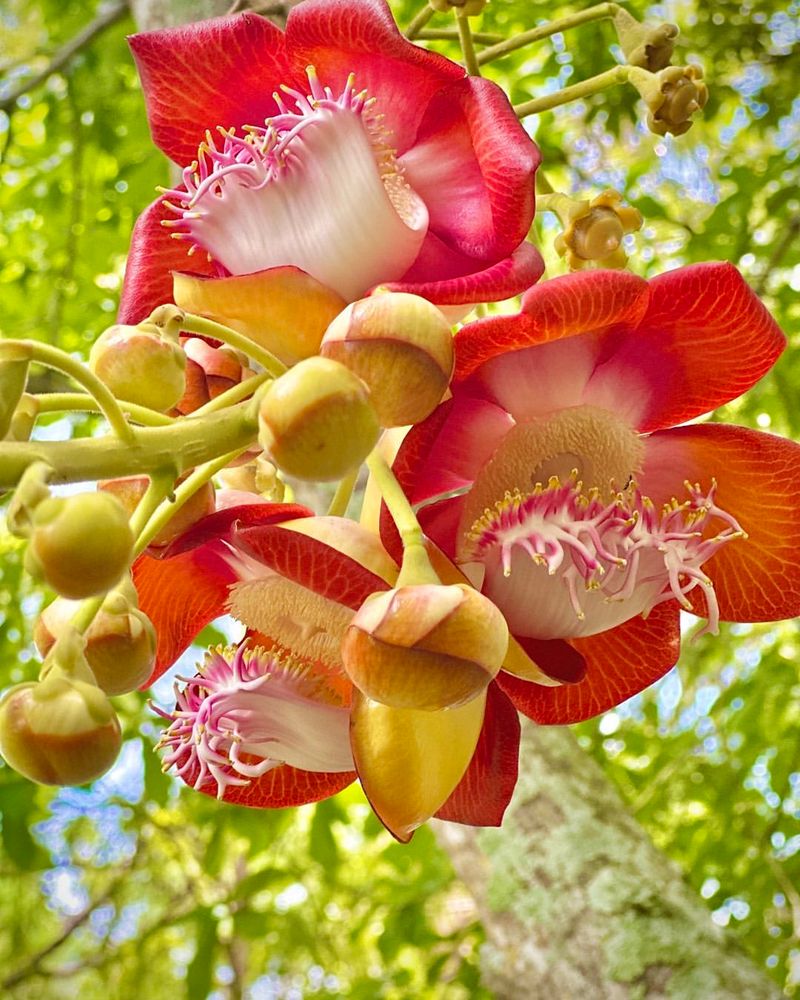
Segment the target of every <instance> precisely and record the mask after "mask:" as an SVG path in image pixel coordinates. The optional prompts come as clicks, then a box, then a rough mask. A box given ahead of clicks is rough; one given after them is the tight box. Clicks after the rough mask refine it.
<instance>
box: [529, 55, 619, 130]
mask: <svg viewBox="0 0 800 1000" xmlns="http://www.w3.org/2000/svg"><path fill="white" fill-rule="evenodd" d="M631 69H632V67H630V66H614V67H613V68H612V69H608V70H606V71H605V72H604V73H598V74H597V76H591V77H589V79H588V80H581V82H580V83H575V84H573V85H572V86H571V87H564V88H563V89H562V90H557V91H555V93H552V94H546V95H545V96H544V97H536V98H534V99H533V100H530V101H524V102H523V103H522V104H515V105H514V111H515V113H516V115H517V118H527V116H528V115H538V114H541V113H542V112H543V111H552V109H553V108H558V107H560V106H561V105H562V104H569V103H570V102H571V101H580V100H583V98H585V97H591V96H592V95H593V94H599V93H601V92H602V91H603V90H608V89H609V87H616V86H617V85H618V84H620V83H626V82H627V81H628V79H629V78H630V71H631Z"/></svg>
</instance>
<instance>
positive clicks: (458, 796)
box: [435, 683, 520, 826]
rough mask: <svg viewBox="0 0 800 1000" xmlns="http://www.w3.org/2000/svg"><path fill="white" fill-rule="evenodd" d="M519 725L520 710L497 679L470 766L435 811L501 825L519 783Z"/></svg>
mask: <svg viewBox="0 0 800 1000" xmlns="http://www.w3.org/2000/svg"><path fill="white" fill-rule="evenodd" d="M519 735H520V725H519V717H518V716H517V711H516V709H515V708H514V706H513V705H512V704H511V702H510V701H509V699H508V698H507V697H506V696H505V695H504V694H503V692H502V691H501V690H500V688H498V686H497V685H496V684H494V683H492V684H490V685H489V688H488V691H487V697H486V714H485V715H484V719H483V728H482V729H481V735H480V737H479V738H478V745H477V747H476V748H475V753H474V754H473V756H472V760H471V761H470V764H469V767H468V768H467V771H466V773H465V775H464V777H463V778H462V779H461V781H460V782H459V783H458V784H457V785H456V787H455V790H454V791H453V794H452V795H451V796H450V798H449V799H448V800H447V802H445V804H444V805H443V806H442V807H441V809H439V811H438V812H437V813H436V814H435V815H436V816H437V817H438V818H439V819H446V820H450V821H451V822H453V823H467V824H468V825H470V826H500V824H501V823H502V821H503V813H504V812H505V811H506V806H507V805H508V803H509V801H510V800H511V795H512V794H513V792H514V786H515V785H516V783H517V772H518V766H519Z"/></svg>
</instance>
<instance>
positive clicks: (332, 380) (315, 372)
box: [259, 357, 380, 481]
mask: <svg viewBox="0 0 800 1000" xmlns="http://www.w3.org/2000/svg"><path fill="white" fill-rule="evenodd" d="M379 434H380V425H379V424H378V418H377V416H376V415H375V410H374V409H373V407H372V404H371V402H370V398H369V390H368V389H367V387H366V385H364V383H363V382H362V381H361V379H360V378H359V377H358V376H357V375H354V374H353V372H351V371H350V370H349V369H348V368H345V366H344V365H341V364H339V363H338V361H331V360H329V359H328V358H320V357H314V358H306V360H305V361H300V362H299V363H298V364H296V365H295V366H294V368H290V369H289V371H288V372H286V374H285V375H281V377H280V378H279V379H276V381H275V382H273V384H272V386H271V387H270V389H269V391H268V392H267V393H266V395H265V396H264V398H263V400H262V402H261V408H260V410H259V442H260V444H261V447H262V448H263V449H264V451H266V452H267V454H268V455H269V457H270V459H271V460H272V461H273V462H274V463H275V465H277V467H278V468H279V469H281V471H283V472H286V473H288V474H289V475H290V476H297V478H298V479H309V480H318V481H326V480H332V479H341V478H342V477H343V476H345V475H347V473H348V472H350V471H351V470H352V469H354V468H356V467H357V466H359V465H360V464H361V463H362V462H363V461H364V459H365V458H366V457H367V455H368V454H369V453H370V451H372V449H373V448H374V446H375V443H376V441H377V440H378V435H379Z"/></svg>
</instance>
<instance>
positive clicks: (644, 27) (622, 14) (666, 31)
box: [614, 7, 678, 73]
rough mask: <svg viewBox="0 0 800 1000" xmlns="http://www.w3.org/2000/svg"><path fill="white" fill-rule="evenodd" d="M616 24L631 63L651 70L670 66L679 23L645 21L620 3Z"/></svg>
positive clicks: (655, 70)
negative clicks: (637, 17) (634, 15)
mask: <svg viewBox="0 0 800 1000" xmlns="http://www.w3.org/2000/svg"><path fill="white" fill-rule="evenodd" d="M614 27H615V28H616V29H617V37H618V38H619V44H620V48H621V49H622V51H623V52H624V54H625V61H626V62H627V63H628V65H629V66H641V68H642V69H646V70H649V71H650V72H651V73H657V72H658V71H659V70H660V69H664V67H665V66H669V61H670V59H671V58H672V52H673V49H674V48H675V39H676V38H677V37H678V26H677V25H676V24H666V23H664V24H648V23H646V22H645V23H644V24H642V23H640V22H639V21H637V20H636V18H635V17H633V15H632V14H629V13H628V11H627V10H625V9H624V8H622V7H619V8H617V11H616V13H615V14H614Z"/></svg>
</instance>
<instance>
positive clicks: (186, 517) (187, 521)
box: [97, 473, 216, 549]
mask: <svg viewBox="0 0 800 1000" xmlns="http://www.w3.org/2000/svg"><path fill="white" fill-rule="evenodd" d="M186 475H187V476H188V475H189V473H187V474H186ZM182 478H184V479H185V478H186V476H184V477H182ZM178 481H179V482H180V480H178ZM148 482H149V480H148V478H147V476H126V477H123V478H121V479H103V480H101V481H100V482H99V483H98V484H97V488H98V489H99V490H100V491H101V492H103V493H107V494H109V495H110V496H115V497H116V498H117V500H119V502H120V503H121V504H122V506H123V507H124V508H125V511H126V512H127V514H128V516H129V517H130V515H131V514H133V512H134V511H135V510H136V507H137V505H138V503H139V501H140V500H141V499H142V497H143V496H144V494H145V492H146V490H147V486H148ZM215 495H216V494H215V491H214V486H213V484H212V483H210V482H208V483H204V484H203V485H202V486H201V487H200V489H199V490H197V492H196V493H193V494H192V496H191V497H189V499H188V500H187V501H186V503H185V504H184V505H183V506H182V507H179V508H178V510H177V511H176V512H175V514H174V515H173V516H172V517H171V518H170V519H169V521H168V522H167V523H166V524H165V525H164V527H163V528H162V529H161V531H159V533H158V534H157V535H156V537H155V538H154V539H153V540H152V542H151V543H150V548H151V549H159V548H164V547H165V546H167V545H169V543H170V542H171V541H172V540H173V538H177V536H178V535H180V534H183V532H184V531H186V530H187V528H190V527H191V526H192V525H193V524H194V523H195V521H199V520H200V518H201V517H205V516H206V515H207V514H213V512H214V510H215V509H216V505H215V500H214V498H215Z"/></svg>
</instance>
